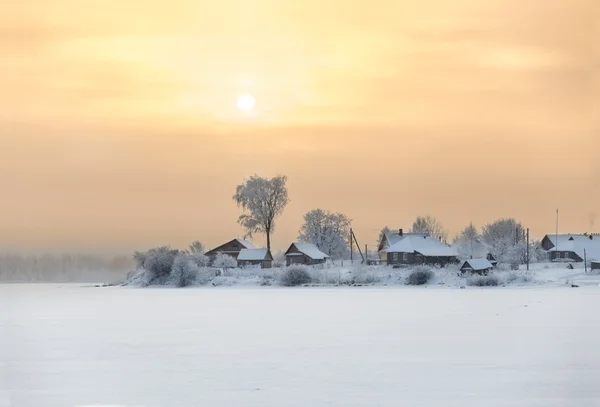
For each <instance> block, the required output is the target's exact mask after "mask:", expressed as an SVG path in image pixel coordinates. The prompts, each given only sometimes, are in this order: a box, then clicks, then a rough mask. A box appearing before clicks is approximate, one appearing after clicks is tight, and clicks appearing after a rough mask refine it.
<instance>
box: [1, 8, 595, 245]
mask: <svg viewBox="0 0 600 407" xmlns="http://www.w3.org/2000/svg"><path fill="white" fill-rule="evenodd" d="M598 21H600V13H599V10H598V4H597V2H596V1H594V0H563V1H557V0H529V1H522V0H519V1H517V0H501V1H500V0H489V1H481V0H452V1H450V0H448V1H443V0H424V1H398V0H394V1H382V0H376V1H362V0H359V1H355V2H351V3H348V2H342V1H330V2H322V1H313V0H307V1H303V2H281V1H275V0H253V1H246V2H242V1H231V0H223V1H219V2H210V3H209V2H198V1H191V0H189V1H186V0H171V1H152V0H144V1H142V0H129V1H122V0H102V1H99V0H98V1H92V0H89V1H83V0H80V1H77V2H73V1H67V0H55V1H52V2H49V1H46V0H20V1H12V2H9V1H4V2H3V3H2V5H0V53H1V54H2V58H0V151H1V152H2V155H1V159H0V184H1V185H2V195H1V197H0V214H1V215H0V247H2V248H5V249H8V250H67V249H69V250H87V251H90V250H93V251H96V250H121V249H122V250H130V249H133V248H144V247H147V246H149V245H153V244H159V243H161V244H171V245H173V246H175V247H178V246H183V245H185V244H187V243H188V242H189V241H191V240H194V239H200V240H202V241H203V242H205V243H206V244H207V245H208V246H214V245H217V244H219V243H221V242H222V241H224V240H227V239H230V238H232V237H235V236H241V235H242V234H243V231H242V230H241V228H240V227H239V226H238V225H237V223H236V220H237V216H238V215H239V213H240V212H239V210H238V209H237V207H236V206H235V204H234V202H233V201H232V200H231V196H232V194H233V193H234V189H235V186H236V184H238V183H240V182H241V181H242V180H243V178H244V177H246V176H249V175H251V174H253V173H258V174H260V175H264V176H273V175H276V174H285V175H288V177H289V185H288V186H289V189H290V198H291V200H292V202H291V203H290V205H289V207H288V208H287V210H286V212H285V214H284V215H283V216H282V217H281V218H280V219H279V223H278V226H277V231H276V234H275V237H274V246H275V247H277V248H284V247H285V246H287V245H288V244H289V242H290V241H291V240H293V239H294V238H295V237H296V236H297V231H298V228H299V226H300V223H301V220H302V215H303V214H304V213H305V212H307V211H308V210H311V209H314V208H323V209H328V210H333V211H340V212H344V213H346V214H347V215H348V216H350V217H351V218H353V219H354V229H355V232H356V234H357V238H358V239H359V241H361V244H362V243H363V242H364V243H369V244H372V243H374V242H375V239H376V236H377V233H378V230H379V229H380V228H381V227H383V226H384V225H388V226H390V227H404V228H409V227H410V225H411V223H412V221H413V219H414V218H415V216H417V215H424V214H431V215H434V216H436V217H438V218H439V219H440V220H441V221H442V222H443V223H444V225H445V226H446V227H447V228H448V229H449V230H450V232H451V234H453V233H456V232H458V231H459V230H460V229H461V228H462V227H463V226H465V225H466V224H468V222H470V221H472V222H474V223H475V224H476V225H478V226H481V225H482V224H484V223H486V222H490V221H492V220H494V219H496V218H498V217H508V216H512V217H516V218H518V219H519V220H521V221H522V222H523V224H524V225H525V226H528V227H530V228H531V229H532V233H533V234H534V235H537V236H540V235H543V234H545V233H550V232H553V231H554V221H555V218H554V217H555V211H556V208H557V207H560V210H561V230H563V231H564V232H585V231H597V229H598V226H597V225H596V226H595V227H594V226H592V224H591V223H592V222H591V219H592V216H591V215H592V214H595V213H599V212H600V164H599V159H598V156H599V151H600V148H599V147H600V126H599V125H598V123H599V122H598V114H599V113H600V112H599V110H598V108H599V105H600V104H599V100H600V98H599V94H600V78H599V69H600V64H599V58H598V56H599V52H598V45H597V44H598V41H597V39H598V38H600V30H598V27H597V24H598V23H597V22H598ZM246 92H249V93H251V94H252V95H254V97H255V98H256V115H255V116H254V117H251V118H248V117H245V116H243V115H241V114H240V112H239V111H238V110H237V109H236V99H237V97H238V95H239V94H242V93H246ZM591 228H595V229H596V230H590V229H591ZM259 241H260V239H259Z"/></svg>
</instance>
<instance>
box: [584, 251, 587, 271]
mask: <svg viewBox="0 0 600 407" xmlns="http://www.w3.org/2000/svg"><path fill="white" fill-rule="evenodd" d="M583 264H585V272H586V274H587V252H586V250H585V249H583Z"/></svg>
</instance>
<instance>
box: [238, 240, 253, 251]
mask: <svg viewBox="0 0 600 407" xmlns="http://www.w3.org/2000/svg"><path fill="white" fill-rule="evenodd" d="M235 240H237V241H238V243H239V244H241V245H242V246H244V247H245V248H246V249H256V246H254V245H253V244H252V243H250V242H249V241H247V240H245V239H235Z"/></svg>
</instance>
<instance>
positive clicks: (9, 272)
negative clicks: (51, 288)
mask: <svg viewBox="0 0 600 407" xmlns="http://www.w3.org/2000/svg"><path fill="white" fill-rule="evenodd" d="M133 267H135V263H134V261H133V259H132V258H131V257H127V256H114V257H103V256H99V255H91V254H59V255H53V254H43V255H20V254H0V281H2V282H86V281H89V282H96V281H98V282H104V281H106V280H113V279H117V280H118V279H121V278H122V277H123V276H124V275H125V273H127V272H128V271H129V270H131V269H132V268H133Z"/></svg>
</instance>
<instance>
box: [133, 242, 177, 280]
mask: <svg viewBox="0 0 600 407" xmlns="http://www.w3.org/2000/svg"><path fill="white" fill-rule="evenodd" d="M179 254H180V251H179V250H176V249H171V248H170V247H169V246H160V247H155V248H153V249H150V250H148V251H146V252H135V253H134V255H133V258H134V259H135V261H136V263H137V268H138V270H140V271H141V272H142V281H143V282H144V284H146V285H151V284H166V282H167V281H168V279H169V276H170V274H171V270H172V268H173V262H174V261H175V258H176V257H177V256H178V255H179Z"/></svg>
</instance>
